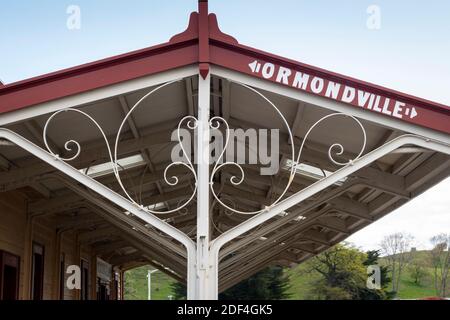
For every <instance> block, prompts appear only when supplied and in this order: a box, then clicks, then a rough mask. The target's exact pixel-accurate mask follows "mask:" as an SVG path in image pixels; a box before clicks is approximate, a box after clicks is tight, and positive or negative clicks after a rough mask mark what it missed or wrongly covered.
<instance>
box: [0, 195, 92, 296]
mask: <svg viewBox="0 0 450 320" xmlns="http://www.w3.org/2000/svg"><path fill="white" fill-rule="evenodd" d="M26 204H27V203H26V198H25V197H24V196H23V195H22V194H21V193H20V192H18V191H15V192H5V193H0V250H3V251H6V252H9V253H11V254H14V255H17V256H19V257H20V280H19V299H29V298H30V292H31V286H30V283H31V264H32V263H31V261H32V259H31V256H32V249H31V248H32V243H33V242H36V243H38V244H40V245H42V246H44V248H45V253H44V290H43V298H44V299H45V300H49V299H58V298H59V283H60V280H59V270H60V256H61V253H64V255H65V269H67V266H69V265H78V266H80V265H81V259H84V260H86V261H87V262H88V263H89V269H90V270H91V268H94V269H93V272H95V266H96V263H97V261H96V256H95V255H94V252H93V250H92V248H91V247H90V246H80V245H79V244H78V243H77V236H76V234H75V233H74V232H72V231H67V232H64V233H62V234H60V235H59V236H58V233H57V230H56V226H55V225H54V224H53V223H52V221H51V220H49V219H47V218H45V217H37V218H34V219H30V218H27V213H26V208H27V205H26ZM30 221H32V222H30ZM65 279H67V275H66V277H65ZM95 286H96V277H95V273H90V288H89V289H88V290H89V292H90V298H91V299H95V298H96V295H95ZM64 287H65V290H64V299H65V300H74V299H79V296H80V294H79V291H78V290H69V289H68V288H67V287H66V286H64Z"/></svg>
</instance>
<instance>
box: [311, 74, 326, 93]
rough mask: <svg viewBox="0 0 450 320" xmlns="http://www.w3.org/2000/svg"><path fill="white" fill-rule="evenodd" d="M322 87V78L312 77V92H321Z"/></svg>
mask: <svg viewBox="0 0 450 320" xmlns="http://www.w3.org/2000/svg"><path fill="white" fill-rule="evenodd" d="M323 87H324V81H323V79H322V78H319V77H314V78H313V79H312V81H311V91H312V92H313V93H317V94H319V93H322V90H323Z"/></svg>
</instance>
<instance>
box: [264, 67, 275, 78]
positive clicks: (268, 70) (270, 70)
mask: <svg viewBox="0 0 450 320" xmlns="http://www.w3.org/2000/svg"><path fill="white" fill-rule="evenodd" d="M274 74H275V65H274V64H273V63H266V64H265V65H264V66H263V68H262V75H263V77H264V78H265V79H271V78H272V77H273V75H274Z"/></svg>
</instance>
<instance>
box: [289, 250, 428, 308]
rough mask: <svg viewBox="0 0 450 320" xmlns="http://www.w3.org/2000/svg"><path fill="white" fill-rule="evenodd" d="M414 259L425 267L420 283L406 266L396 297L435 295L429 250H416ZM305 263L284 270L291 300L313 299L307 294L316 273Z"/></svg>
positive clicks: (382, 260) (407, 297)
mask: <svg viewBox="0 0 450 320" xmlns="http://www.w3.org/2000/svg"><path fill="white" fill-rule="evenodd" d="M413 259H415V260H416V261H419V262H421V263H422V264H423V265H424V266H425V268H424V271H425V275H424V276H423V278H422V279H421V281H420V284H416V283H414V279H413V278H412V276H411V274H410V270H409V269H408V268H406V269H405V271H404V272H403V273H402V276H401V278H400V291H399V292H398V294H397V298H398V299H420V298H426V297H433V296H436V291H435V289H434V284H433V269H432V268H431V266H430V261H429V252H428V251H417V252H415V253H414V258H413ZM380 263H386V261H385V259H381V261H380ZM305 269H306V268H305V265H304V264H301V265H299V266H297V267H295V268H293V269H288V270H286V273H287V274H288V275H289V277H290V282H291V288H290V289H289V293H290V294H291V298H290V299H293V300H304V299H314V297H311V296H310V295H309V292H310V286H311V284H312V283H313V282H314V280H316V279H317V278H318V275H317V274H314V273H310V272H306V270H305Z"/></svg>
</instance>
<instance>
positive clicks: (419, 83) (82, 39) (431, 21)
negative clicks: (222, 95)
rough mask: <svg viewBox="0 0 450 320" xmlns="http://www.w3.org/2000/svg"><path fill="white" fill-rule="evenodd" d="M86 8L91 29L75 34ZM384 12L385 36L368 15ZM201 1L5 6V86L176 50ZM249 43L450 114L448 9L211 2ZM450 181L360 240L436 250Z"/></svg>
mask: <svg viewBox="0 0 450 320" xmlns="http://www.w3.org/2000/svg"><path fill="white" fill-rule="evenodd" d="M70 5H77V6H78V7H79V8H80V12H81V29H79V30H69V29H68V28H67V24H66V22H67V18H68V14H67V12H66V11H67V8H68V7H69V6H70ZM371 5H377V6H378V8H379V9H380V10H381V11H380V12H381V16H380V18H381V20H380V27H381V28H380V29H379V30H371V29H369V28H368V27H367V20H368V18H369V14H368V13H367V9H368V8H369V6H371ZM196 7H197V1H196V0H172V1H164V0H152V1H148V0H133V1H129V0H115V1H108V0H70V1H67V0H40V1H35V0H18V1H6V0H0V40H1V41H0V79H2V80H3V81H4V82H6V83H10V82H14V81H17V80H21V79H25V78H29V77H32V76H36V75H39V74H43V73H47V72H51V71H55V70H59V69H62V68H66V67H71V66H74V65H78V64H81V63H86V62H90V61H93V60H97V59H100V58H104V57H108V56H112V55H116V54H120V53H123V52H127V51H131V50H136V49H140V48H144V47H148V46H150V45H153V44H158V43H161V42H165V41H167V40H168V39H169V38H170V37H171V36H172V35H174V34H176V33H178V32H180V31H182V30H184V28H185V27H186V25H187V20H188V15H189V13H190V12H191V11H194V10H196ZM210 8H211V11H212V12H215V13H217V14H218V18H219V25H220V26H221V28H222V30H223V31H224V32H226V33H229V34H231V35H233V36H234V37H236V38H237V39H238V40H239V41H240V42H241V43H243V44H246V45H249V46H253V47H256V48H259V49H262V50H265V51H269V52H272V53H275V54H279V55H282V56H286V57H289V58H292V59H295V60H298V61H301V62H304V63H308V64H312V65H315V66H318V67H322V68H325V69H329V70H332V71H335V72H339V73H343V74H345V75H349V76H352V77H355V78H359V79H361V80H365V81H369V82H373V83H376V84H379V85H383V86H386V87H389V88H392V89H396V90H399V91H403V92H406V93H410V94H413V95H416V96H419V97H422V98H426V99H430V100H434V101H437V102H441V103H444V104H446V105H450V58H449V57H450V1H448V0H434V1H422V0H396V1H392V0H370V1H369V0H359V1H354V0H341V1H335V0H315V1H311V0H278V1H260V0H245V1H242V0H227V1H223V0H210ZM449 195H450V180H447V181H446V182H444V183H442V184H440V185H438V186H436V187H435V188H433V189H431V190H429V191H428V192H427V193H425V194H423V195H422V196H420V197H418V198H417V199H415V200H413V201H411V202H410V203H409V204H407V205H405V206H404V207H402V208H400V209H398V210H397V211H395V212H393V213H391V214H390V215H389V216H387V217H385V218H384V219H381V220H379V221H378V222H376V223H374V224H373V225H371V226H370V227H368V228H366V229H364V230H362V231H360V232H359V233H357V234H355V235H354V236H352V237H351V238H350V240H351V241H353V242H355V244H356V245H359V246H362V247H364V249H372V248H376V247H377V245H378V244H379V243H380V241H381V239H382V238H383V236H384V235H386V234H390V233H394V232H399V231H407V232H409V233H411V234H413V235H414V236H415V237H416V238H417V246H418V247H419V248H422V247H427V246H428V245H429V244H428V240H429V238H430V237H431V236H433V235H435V234H437V233H440V232H449V233H450V197H449Z"/></svg>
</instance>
